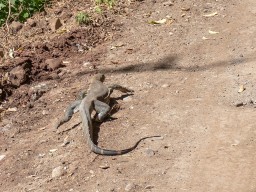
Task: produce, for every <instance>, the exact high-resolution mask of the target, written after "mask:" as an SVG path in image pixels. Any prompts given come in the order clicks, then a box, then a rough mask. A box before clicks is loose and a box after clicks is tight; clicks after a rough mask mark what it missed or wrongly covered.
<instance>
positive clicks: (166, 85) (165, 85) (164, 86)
mask: <svg viewBox="0 0 256 192" xmlns="http://www.w3.org/2000/svg"><path fill="white" fill-rule="evenodd" d="M162 87H163V88H167V87H170V85H168V84H163V85H162Z"/></svg>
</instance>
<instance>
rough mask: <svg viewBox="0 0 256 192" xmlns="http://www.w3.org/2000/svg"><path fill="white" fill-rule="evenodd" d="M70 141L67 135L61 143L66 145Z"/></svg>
mask: <svg viewBox="0 0 256 192" xmlns="http://www.w3.org/2000/svg"><path fill="white" fill-rule="evenodd" d="M69 143H70V141H69V138H68V136H67V137H65V138H64V142H63V143H62V144H61V146H62V147H64V146H66V145H68V144H69Z"/></svg>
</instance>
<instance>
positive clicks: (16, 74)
mask: <svg viewBox="0 0 256 192" xmlns="http://www.w3.org/2000/svg"><path fill="white" fill-rule="evenodd" d="M9 79H10V82H11V84H12V85H14V86H16V87H19V86H20V85H21V84H22V83H24V82H25V81H26V80H27V77H26V71H25V70H24V69H23V67H22V66H17V67H15V68H13V69H12V70H11V71H10V74H9Z"/></svg>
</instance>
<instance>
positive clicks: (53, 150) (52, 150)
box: [49, 149, 58, 153]
mask: <svg viewBox="0 0 256 192" xmlns="http://www.w3.org/2000/svg"><path fill="white" fill-rule="evenodd" d="M57 150H58V149H50V150H49V151H50V152H51V153H54V152H55V151H57Z"/></svg>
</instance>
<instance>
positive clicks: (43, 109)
mask: <svg viewBox="0 0 256 192" xmlns="http://www.w3.org/2000/svg"><path fill="white" fill-rule="evenodd" d="M127 2H128V1H127ZM127 2H126V3H122V4H121V3H120V5H119V6H117V7H116V8H115V9H114V10H108V11H107V10H106V13H104V14H103V15H101V16H99V15H97V14H95V15H93V17H94V18H95V19H94V23H93V24H91V25H90V26H78V25H77V24H75V19H74V16H75V14H76V13H77V11H81V10H89V9H90V7H92V6H93V5H92V4H91V3H90V2H89V1H75V2H74V1H60V2H56V4H53V7H51V8H47V9H46V12H47V14H42V13H41V14H38V15H36V16H34V17H33V19H34V20H35V21H36V23H37V26H36V27H34V28H33V29H30V28H29V29H26V27H27V26H26V25H25V24H24V26H23V28H22V30H21V31H19V32H18V33H17V34H16V35H9V36H8V39H7V41H5V43H4V44H3V46H4V49H5V51H6V50H9V48H12V47H14V50H15V52H14V57H15V58H14V59H10V58H8V56H7V57H6V58H5V59H2V63H3V64H2V65H1V66H0V69H1V72H2V74H1V75H2V76H1V78H2V81H1V87H0V88H1V89H2V91H3V93H2V94H1V98H2V107H1V111H2V119H1V122H0V133H1V134H0V146H1V148H0V189H1V191H8V192H9V191H11V192H12V191H13V192H14V191H15V192H16V191H77V192H78V191H94V192H96V191H100V192H101V191H102V192H103V191H104V192H105V191H112V192H114V191H156V192H158V191H161V192H162V191H163V192H165V191H194V192H198V191H202V192H203V191H221V192H236V191H243V192H254V191H256V184H255V180H256V161H255V155H256V153H255V147H256V142H255V141H256V131H255V126H256V123H255V118H256V115H255V106H256V92H255V82H256V78H255V77H256V76H255V75H256V71H255V66H254V65H255V61H256V60H255V43H256V38H255V34H256V27H255V16H256V2H255V1H253V0H245V1H234V0H231V1H227V0H221V1H220V0H219V1H210V0H209V1H203V0H198V1H196V0H192V1H188V0H185V1H173V5H171V6H169V5H165V4H166V2H170V1H135V2H131V3H127ZM92 12H93V11H92ZM214 12H217V14H216V15H214V16H209V14H211V13H214ZM207 16H209V17H207ZM55 17H60V18H61V20H62V21H63V22H64V25H63V27H62V28H61V30H60V31H57V32H52V31H51V30H50V29H49V27H48V24H47V23H48V21H49V20H50V19H52V18H55ZM164 18H168V19H167V22H166V23H164V24H158V25H153V24H149V21H152V20H160V19H164ZM64 29H65V30H64ZM209 30H210V33H213V32H219V33H217V34H210V33H209ZM211 31H213V32H211ZM4 32H5V31H4V29H2V31H1V35H2V36H4ZM78 44H79V45H82V49H83V51H82V52H80V51H79V45H78ZM52 58H54V59H56V58H58V59H60V60H61V61H64V62H63V63H62V65H61V66H58V67H57V68H56V69H51V68H50V67H49V66H47V64H46V63H45V61H46V60H47V59H52ZM17 66H21V67H22V68H23V69H24V71H25V73H26V78H25V79H23V81H22V82H20V85H13V83H12V82H14V81H12V82H11V81H10V80H6V79H5V77H6V76H5V74H7V76H8V74H9V73H7V72H10V71H11V70H12V69H13V68H15V67H17ZM97 72H103V73H105V74H106V77H107V78H106V84H113V83H117V84H121V85H124V86H126V87H129V88H131V89H134V90H135V92H134V95H133V96H129V97H120V96H121V94H120V93H118V92H117V93H114V94H113V97H114V98H116V102H118V103H119V105H120V110H118V111H117V112H116V113H115V114H114V115H113V117H115V118H116V119H115V120H112V121H106V122H104V123H102V124H101V125H100V126H99V127H98V128H96V132H97V133H96V135H97V143H98V145H99V146H101V147H104V148H108V149H125V148H128V147H130V146H132V145H133V144H134V143H135V142H136V141H137V140H138V139H140V138H142V137H145V136H151V135H161V136H162V137H161V138H158V139H157V138H155V139H148V140H145V141H143V142H142V143H141V144H140V145H139V146H138V147H137V148H136V149H135V150H134V151H132V152H130V153H128V154H126V155H122V156H116V157H106V156H98V155H95V154H93V153H91V152H90V150H89V148H88V146H87V145H86V141H85V139H84V137H83V133H82V129H81V123H80V122H81V119H80V116H79V114H75V115H74V117H73V118H72V119H71V120H70V121H69V122H68V123H66V124H64V125H62V126H61V127H60V130H59V132H58V133H56V132H55V131H54V129H53V125H54V123H55V122H56V121H57V119H58V118H60V117H61V116H62V115H63V114H64V110H65V109H66V107H67V105H68V104H69V103H70V102H72V101H74V100H75V98H76V96H77V94H78V93H79V91H80V90H82V89H86V88H88V85H89V80H90V79H91V77H92V75H93V74H95V73H97ZM38 87H39V88H38ZM38 89H40V90H38ZM35 90H37V91H35ZM15 109H17V111H15ZM13 110H14V111H13ZM64 141H68V143H67V144H66V145H63V143H64ZM58 166H62V168H63V169H64V170H65V171H64V172H63V175H62V176H60V177H54V178H53V177H52V171H53V169H54V168H56V167H58Z"/></svg>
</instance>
